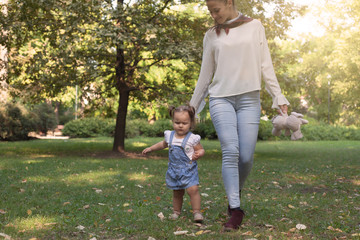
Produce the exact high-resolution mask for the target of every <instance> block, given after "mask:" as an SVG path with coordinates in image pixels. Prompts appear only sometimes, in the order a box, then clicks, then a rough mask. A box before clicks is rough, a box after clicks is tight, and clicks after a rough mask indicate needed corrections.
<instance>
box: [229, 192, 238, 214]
mask: <svg viewBox="0 0 360 240" xmlns="http://www.w3.org/2000/svg"><path fill="white" fill-rule="evenodd" d="M239 197H240V199H241V190H240V191H239ZM227 213H228V215H229V217H231V209H230V205H228V209H227Z"/></svg>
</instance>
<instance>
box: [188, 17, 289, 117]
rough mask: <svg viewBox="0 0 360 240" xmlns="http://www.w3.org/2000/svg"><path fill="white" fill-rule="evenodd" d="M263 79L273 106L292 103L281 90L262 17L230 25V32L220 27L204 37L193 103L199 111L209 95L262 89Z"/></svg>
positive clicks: (232, 93) (221, 95) (226, 94)
mask: <svg viewBox="0 0 360 240" xmlns="http://www.w3.org/2000/svg"><path fill="white" fill-rule="evenodd" d="M262 78H263V79H264V81H265V89H266V90H267V91H268V92H269V93H270V95H271V96H272V98H273V105H272V107H273V108H278V105H283V104H287V105H289V102H288V100H287V99H286V98H285V96H284V95H282V93H281V89H280V86H279V83H278V80H277V78H276V75H275V71H274V68H273V64H272V60H271V55H270V51H269V48H268V44H267V40H266V36H265V29H264V27H263V25H262V24H261V22H260V21H259V20H256V19H254V20H252V21H251V22H248V23H244V24H242V25H240V26H238V27H235V28H231V29H230V31H229V34H228V35H226V33H225V31H224V30H221V32H220V35H219V36H218V35H216V32H215V30H213V29H210V30H208V31H207V32H206V34H205V36H204V40H203V57H202V64H201V70H200V75H199V79H198V82H197V85H196V87H195V90H194V94H193V96H192V99H191V101H190V105H192V106H193V107H195V109H196V112H197V113H199V112H200V111H201V110H202V108H203V107H204V99H205V98H206V97H207V95H208V94H209V95H210V96H211V97H229V96H234V95H238V94H243V93H246V92H251V91H256V90H260V89H261V79H262Z"/></svg>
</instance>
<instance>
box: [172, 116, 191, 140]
mask: <svg viewBox="0 0 360 240" xmlns="http://www.w3.org/2000/svg"><path fill="white" fill-rule="evenodd" d="M190 127H191V121H190V116H189V113H188V112H175V113H174V117H173V128H174V130H175V132H176V136H177V137H185V135H186V134H187V133H188V132H189V131H190Z"/></svg>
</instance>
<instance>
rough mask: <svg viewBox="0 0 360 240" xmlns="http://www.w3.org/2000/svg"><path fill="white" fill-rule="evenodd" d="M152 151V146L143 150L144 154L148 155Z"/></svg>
mask: <svg viewBox="0 0 360 240" xmlns="http://www.w3.org/2000/svg"><path fill="white" fill-rule="evenodd" d="M149 152H151V148H145V149H144V150H143V151H142V154H143V155H146V154H147V153H149Z"/></svg>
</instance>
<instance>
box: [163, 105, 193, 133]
mask: <svg viewBox="0 0 360 240" xmlns="http://www.w3.org/2000/svg"><path fill="white" fill-rule="evenodd" d="M177 112H187V113H188V114H189V117H190V125H191V129H194V127H195V108H194V107H193V106H190V105H181V106H179V107H174V106H171V107H169V114H170V117H171V119H174V114H175V113H177Z"/></svg>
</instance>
